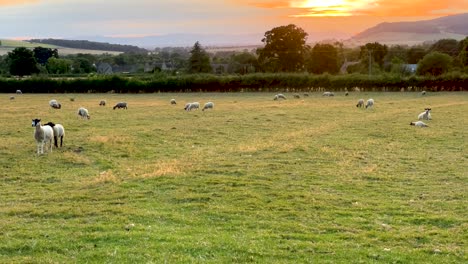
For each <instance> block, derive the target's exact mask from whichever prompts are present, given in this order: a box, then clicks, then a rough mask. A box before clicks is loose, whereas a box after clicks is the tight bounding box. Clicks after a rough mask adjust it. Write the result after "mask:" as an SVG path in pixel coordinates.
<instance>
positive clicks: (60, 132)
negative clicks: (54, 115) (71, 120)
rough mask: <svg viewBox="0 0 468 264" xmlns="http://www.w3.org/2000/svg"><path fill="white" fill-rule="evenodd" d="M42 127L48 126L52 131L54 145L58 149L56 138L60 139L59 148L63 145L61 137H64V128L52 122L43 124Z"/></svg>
mask: <svg viewBox="0 0 468 264" xmlns="http://www.w3.org/2000/svg"><path fill="white" fill-rule="evenodd" d="M44 126H50V127H51V128H52V129H53V130H54V145H55V147H56V148H58V138H59V137H60V147H62V145H63V137H64V136H65V128H64V127H63V126H62V125H61V124H54V123H52V122H48V123H45V124H44Z"/></svg>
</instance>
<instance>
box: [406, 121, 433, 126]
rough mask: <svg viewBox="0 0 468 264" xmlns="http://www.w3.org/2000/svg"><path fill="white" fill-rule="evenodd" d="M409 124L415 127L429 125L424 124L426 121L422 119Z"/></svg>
mask: <svg viewBox="0 0 468 264" xmlns="http://www.w3.org/2000/svg"><path fill="white" fill-rule="evenodd" d="M410 125H411V126H417V127H429V126H428V125H426V123H424V122H423V121H416V122H411V123H410Z"/></svg>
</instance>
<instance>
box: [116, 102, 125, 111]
mask: <svg viewBox="0 0 468 264" xmlns="http://www.w3.org/2000/svg"><path fill="white" fill-rule="evenodd" d="M116 108H119V109H120V108H125V109H127V103H126V102H120V103H117V104H116V105H115V106H114V108H113V109H114V110H115V109H116Z"/></svg>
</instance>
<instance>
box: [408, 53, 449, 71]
mask: <svg viewBox="0 0 468 264" xmlns="http://www.w3.org/2000/svg"><path fill="white" fill-rule="evenodd" d="M452 62H453V58H452V57H450V56H449V55H447V54H444V53H441V52H438V51H433V52H431V53H429V54H427V55H426V56H424V58H423V59H422V60H421V61H420V62H419V63H418V69H417V73H418V74H419V75H428V74H430V75H434V76H437V75H441V74H443V73H445V72H448V71H449V69H450V66H451V64H452Z"/></svg>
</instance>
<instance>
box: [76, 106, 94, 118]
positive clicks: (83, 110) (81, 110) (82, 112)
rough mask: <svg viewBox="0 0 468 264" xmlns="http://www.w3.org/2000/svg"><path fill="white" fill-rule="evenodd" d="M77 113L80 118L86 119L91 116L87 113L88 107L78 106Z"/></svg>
mask: <svg viewBox="0 0 468 264" xmlns="http://www.w3.org/2000/svg"><path fill="white" fill-rule="evenodd" d="M78 115H79V116H80V117H81V118H83V119H84V118H87V119H91V116H90V115H89V113H88V109H86V108H84V107H80V108H79V109H78Z"/></svg>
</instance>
